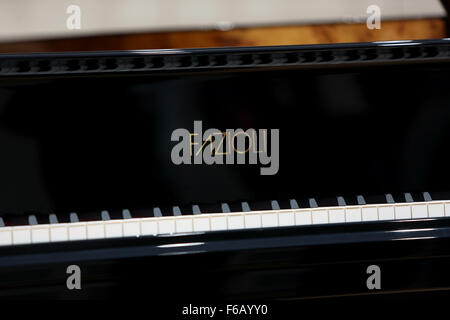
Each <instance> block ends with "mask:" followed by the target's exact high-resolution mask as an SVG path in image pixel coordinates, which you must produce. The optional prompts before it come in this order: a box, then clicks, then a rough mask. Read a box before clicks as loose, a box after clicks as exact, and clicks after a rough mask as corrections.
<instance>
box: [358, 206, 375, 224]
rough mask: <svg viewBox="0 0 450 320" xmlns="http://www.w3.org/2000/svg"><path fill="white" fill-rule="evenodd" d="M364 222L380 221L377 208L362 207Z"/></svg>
mask: <svg viewBox="0 0 450 320" xmlns="http://www.w3.org/2000/svg"><path fill="white" fill-rule="evenodd" d="M361 210H362V220H363V221H376V220H378V209H377V207H362V208H361Z"/></svg>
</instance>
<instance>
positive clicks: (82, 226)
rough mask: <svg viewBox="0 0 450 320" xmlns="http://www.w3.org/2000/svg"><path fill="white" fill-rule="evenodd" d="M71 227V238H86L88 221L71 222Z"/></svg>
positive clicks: (69, 227)
mask: <svg viewBox="0 0 450 320" xmlns="http://www.w3.org/2000/svg"><path fill="white" fill-rule="evenodd" d="M68 229H69V240H86V239H87V234H86V223H83V222H78V223H70V224H69V226H68Z"/></svg>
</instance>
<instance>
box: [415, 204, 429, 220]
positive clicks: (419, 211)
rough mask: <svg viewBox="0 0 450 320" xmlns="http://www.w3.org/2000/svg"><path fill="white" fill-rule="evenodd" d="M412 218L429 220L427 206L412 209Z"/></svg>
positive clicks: (421, 205)
mask: <svg viewBox="0 0 450 320" xmlns="http://www.w3.org/2000/svg"><path fill="white" fill-rule="evenodd" d="M411 216H412V217H413V218H427V217H428V210H427V206H426V205H425V204H415V205H413V206H412V208H411Z"/></svg>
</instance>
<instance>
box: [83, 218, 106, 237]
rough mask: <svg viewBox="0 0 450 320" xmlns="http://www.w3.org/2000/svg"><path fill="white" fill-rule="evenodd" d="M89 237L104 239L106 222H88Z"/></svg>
mask: <svg viewBox="0 0 450 320" xmlns="http://www.w3.org/2000/svg"><path fill="white" fill-rule="evenodd" d="M86 228H87V238H88V239H104V238H105V223H104V222H103V221H94V222H90V223H88V224H87V227H86Z"/></svg>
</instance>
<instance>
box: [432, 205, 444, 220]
mask: <svg viewBox="0 0 450 320" xmlns="http://www.w3.org/2000/svg"><path fill="white" fill-rule="evenodd" d="M428 213H429V216H430V218H435V217H444V216H445V209H444V204H442V203H430V204H429V205H428Z"/></svg>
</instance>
